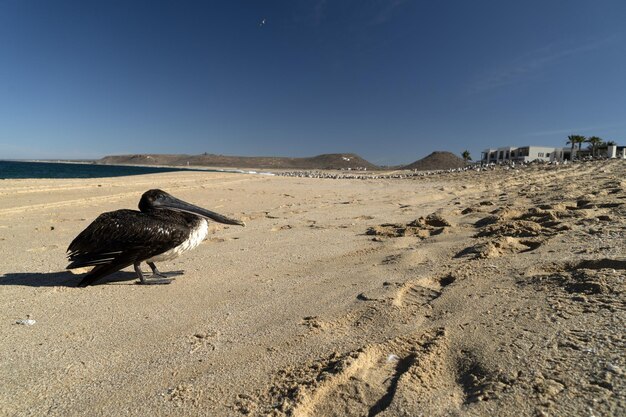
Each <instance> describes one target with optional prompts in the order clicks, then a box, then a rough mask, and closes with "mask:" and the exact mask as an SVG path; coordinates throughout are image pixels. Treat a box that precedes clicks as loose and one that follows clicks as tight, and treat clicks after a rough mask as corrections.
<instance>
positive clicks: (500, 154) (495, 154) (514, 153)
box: [481, 146, 572, 164]
mask: <svg viewBox="0 0 626 417" xmlns="http://www.w3.org/2000/svg"><path fill="white" fill-rule="evenodd" d="M571 152H572V150H571V148H569V147H565V148H552V147H547V146H520V147H517V146H505V147H502V148H495V149H485V150H484V151H482V156H481V162H483V163H486V164H488V163H508V162H532V161H543V162H550V161H564V160H566V159H567V160H569V159H571V156H572V155H571Z"/></svg>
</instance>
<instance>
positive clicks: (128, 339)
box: [0, 161, 626, 417]
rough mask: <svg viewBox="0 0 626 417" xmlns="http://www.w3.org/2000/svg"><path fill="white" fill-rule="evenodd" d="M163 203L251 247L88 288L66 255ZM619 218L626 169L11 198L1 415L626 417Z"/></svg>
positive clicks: (73, 184)
mask: <svg viewBox="0 0 626 417" xmlns="http://www.w3.org/2000/svg"><path fill="white" fill-rule="evenodd" d="M151 188H161V189H163V190H166V191H168V192H169V193H171V194H172V195H174V196H176V197H179V198H181V199H183V200H185V201H188V202H191V203H194V204H196V205H199V206H202V207H206V208H208V209H210V210H214V211H217V212H219V213H222V214H225V215H227V216H230V217H234V218H237V219H242V220H244V221H245V222H246V224H247V227H245V228H241V227H236V226H224V225H218V224H215V223H212V224H211V234H210V235H209V238H208V239H207V240H206V241H205V242H204V243H203V244H201V245H200V246H199V247H198V248H196V249H195V250H194V251H191V252H189V253H187V254H185V255H184V256H182V257H180V258H178V259H176V260H174V261H170V262H164V263H161V264H159V265H158V266H159V268H160V269H161V271H164V272H166V271H184V274H183V275H181V276H179V277H177V278H176V280H175V281H174V282H173V283H172V284H170V285H159V286H142V285H136V281H137V280H136V277H135V274H134V272H133V271H132V268H127V269H126V270H124V271H121V272H119V273H116V274H115V275H112V276H111V277H109V278H110V279H109V280H108V281H104V282H102V283H101V284H100V285H95V286H90V287H87V288H77V287H76V284H77V283H78V282H79V281H80V275H76V274H73V273H70V272H68V271H66V270H65V269H64V268H65V266H66V265H67V260H66V254H65V251H66V248H67V246H68V244H69V242H71V240H72V239H73V238H74V237H75V236H76V235H77V234H78V233H79V232H80V231H81V230H83V229H84V228H85V227H86V226H87V225H88V224H89V223H90V222H91V221H93V220H94V219H95V218H96V217H97V216H98V215H99V214H100V213H102V212H105V211H112V210H117V209H120V208H130V209H135V208H136V207H137V203H138V201H139V198H140V196H141V194H142V193H143V192H144V191H146V190H148V189H151ZM625 214H626V163H625V162H624V161H599V162H590V163H580V164H574V165H572V164H570V165H567V166H535V167H527V168H524V169H518V170H508V171H506V170H502V169H499V170H496V171H493V172H460V173H451V174H441V175H434V176H429V177H421V178H410V179H397V180H395V179H372V180H345V179H336V180H332V179H316V178H292V177H278V176H276V177H270V176H262V175H248V174H230V173H205V172H176V173H164V174H151V175H142V176H134V177H119V178H105V179H102V178H101V179H67V180H56V179H55V180H41V179H38V180H4V181H0V248H1V253H2V263H1V265H0V317H1V318H2V320H0V352H2V354H1V355H0V380H1V381H2V383H1V384H0V415H2V416H42V415H49V416H82V415H90V416H117V415H131V416H148V415H154V416H179V415H180V416H183V415H185V416H195V415H207V416H209V415H210V416H230V415H234V416H236V415H279V416H282V415H292V416H375V415H376V416H420V415H423V416H450V415H452V416H495V415H499V416H589V417H591V416H617V415H624V414H623V413H624V412H625V410H626V384H625V378H626V377H625V373H626V356H625V354H624V352H626V350H625V348H626V336H625V333H624V322H625V320H624V319H625V312H626V304H625V301H624V300H625V299H624V290H625V286H626V284H625V278H626V217H625ZM144 267H145V265H144ZM145 270H148V268H147V267H145ZM29 319H30V320H34V321H35V322H34V324H32V325H28V324H18V321H20V320H29ZM22 323H24V322H22Z"/></svg>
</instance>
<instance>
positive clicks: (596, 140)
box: [585, 136, 603, 156]
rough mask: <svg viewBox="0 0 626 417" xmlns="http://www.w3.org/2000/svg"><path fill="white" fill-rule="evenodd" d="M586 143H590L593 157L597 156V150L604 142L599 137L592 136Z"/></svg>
mask: <svg viewBox="0 0 626 417" xmlns="http://www.w3.org/2000/svg"><path fill="white" fill-rule="evenodd" d="M585 142H587V143H589V144H590V145H591V156H596V148H597V147H598V145H600V144H601V143H602V142H603V141H602V139H600V138H599V137H597V136H592V137H590V138H589V139H587V140H586V141H585Z"/></svg>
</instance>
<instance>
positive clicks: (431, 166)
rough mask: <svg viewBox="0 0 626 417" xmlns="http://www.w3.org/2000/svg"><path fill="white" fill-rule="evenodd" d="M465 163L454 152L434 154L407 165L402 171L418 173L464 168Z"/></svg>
mask: <svg viewBox="0 0 626 417" xmlns="http://www.w3.org/2000/svg"><path fill="white" fill-rule="evenodd" d="M464 166H465V161H464V160H463V159H462V158H459V157H458V156H456V155H455V154H453V153H452V152H441V151H439V152H433V153H431V154H430V155H428V156H427V157H425V158H422V159H420V160H419V161H415V162H413V163H412V164H409V165H405V166H403V167H402V169H415V170H418V171H437V170H446V169H454V168H463V167H464Z"/></svg>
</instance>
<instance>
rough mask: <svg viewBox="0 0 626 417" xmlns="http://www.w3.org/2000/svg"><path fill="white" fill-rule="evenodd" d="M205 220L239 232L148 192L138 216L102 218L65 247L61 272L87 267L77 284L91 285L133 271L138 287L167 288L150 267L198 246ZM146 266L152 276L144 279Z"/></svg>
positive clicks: (131, 212)
mask: <svg viewBox="0 0 626 417" xmlns="http://www.w3.org/2000/svg"><path fill="white" fill-rule="evenodd" d="M206 219H211V220H214V221H216V222H219V223H224V224H233V225H239V226H245V223H243V222H241V221H239V220H235V219H230V218H228V217H226V216H223V215H221V214H218V213H214V212H212V211H209V210H206V209H203V208H201V207H197V206H194V205H193V204H189V203H187V202H185V201H182V200H179V199H177V198H176V197H173V196H171V195H170V194H168V193H166V192H165V191H162V190H158V189H155V190H148V191H146V192H145V193H144V194H143V195H142V196H141V200H139V211H137V210H116V211H111V212H107V213H102V214H101V215H100V216H98V217H97V218H96V220H94V221H93V222H92V223H91V224H90V225H89V226H87V228H86V229H85V230H83V231H82V232H81V233H80V234H79V235H78V236H76V238H75V239H74V240H73V241H72V243H70V245H69V247H68V248H67V252H68V256H67V257H68V259H69V260H70V264H69V265H68V266H67V269H74V268H83V267H89V266H93V269H92V270H91V271H90V272H89V273H87V275H86V276H85V277H84V278H83V279H82V281H81V282H80V283H79V284H78V286H79V287H85V286H87V285H91V284H93V283H94V282H96V281H97V280H99V279H100V278H103V277H106V276H107V275H110V274H112V273H114V272H116V271H119V270H121V269H123V268H126V267H128V266H130V265H133V267H134V268H135V273H136V274H137V277H138V278H139V283H140V284H169V283H170V282H172V278H168V276H167V275H166V274H163V273H161V272H160V271H159V270H158V269H157V267H156V265H155V264H154V263H155V262H160V261H168V260H171V259H174V258H176V257H178V256H180V255H181V254H182V253H184V252H187V251H189V250H191V249H193V248H195V247H196V246H198V245H199V244H200V242H202V241H203V240H204V238H206V236H207V234H208V233H209V225H208V222H207V220H206ZM141 262H146V263H147V264H148V266H149V267H150V269H152V276H151V277H149V278H146V277H144V275H143V273H142V271H141V268H140V264H141Z"/></svg>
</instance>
